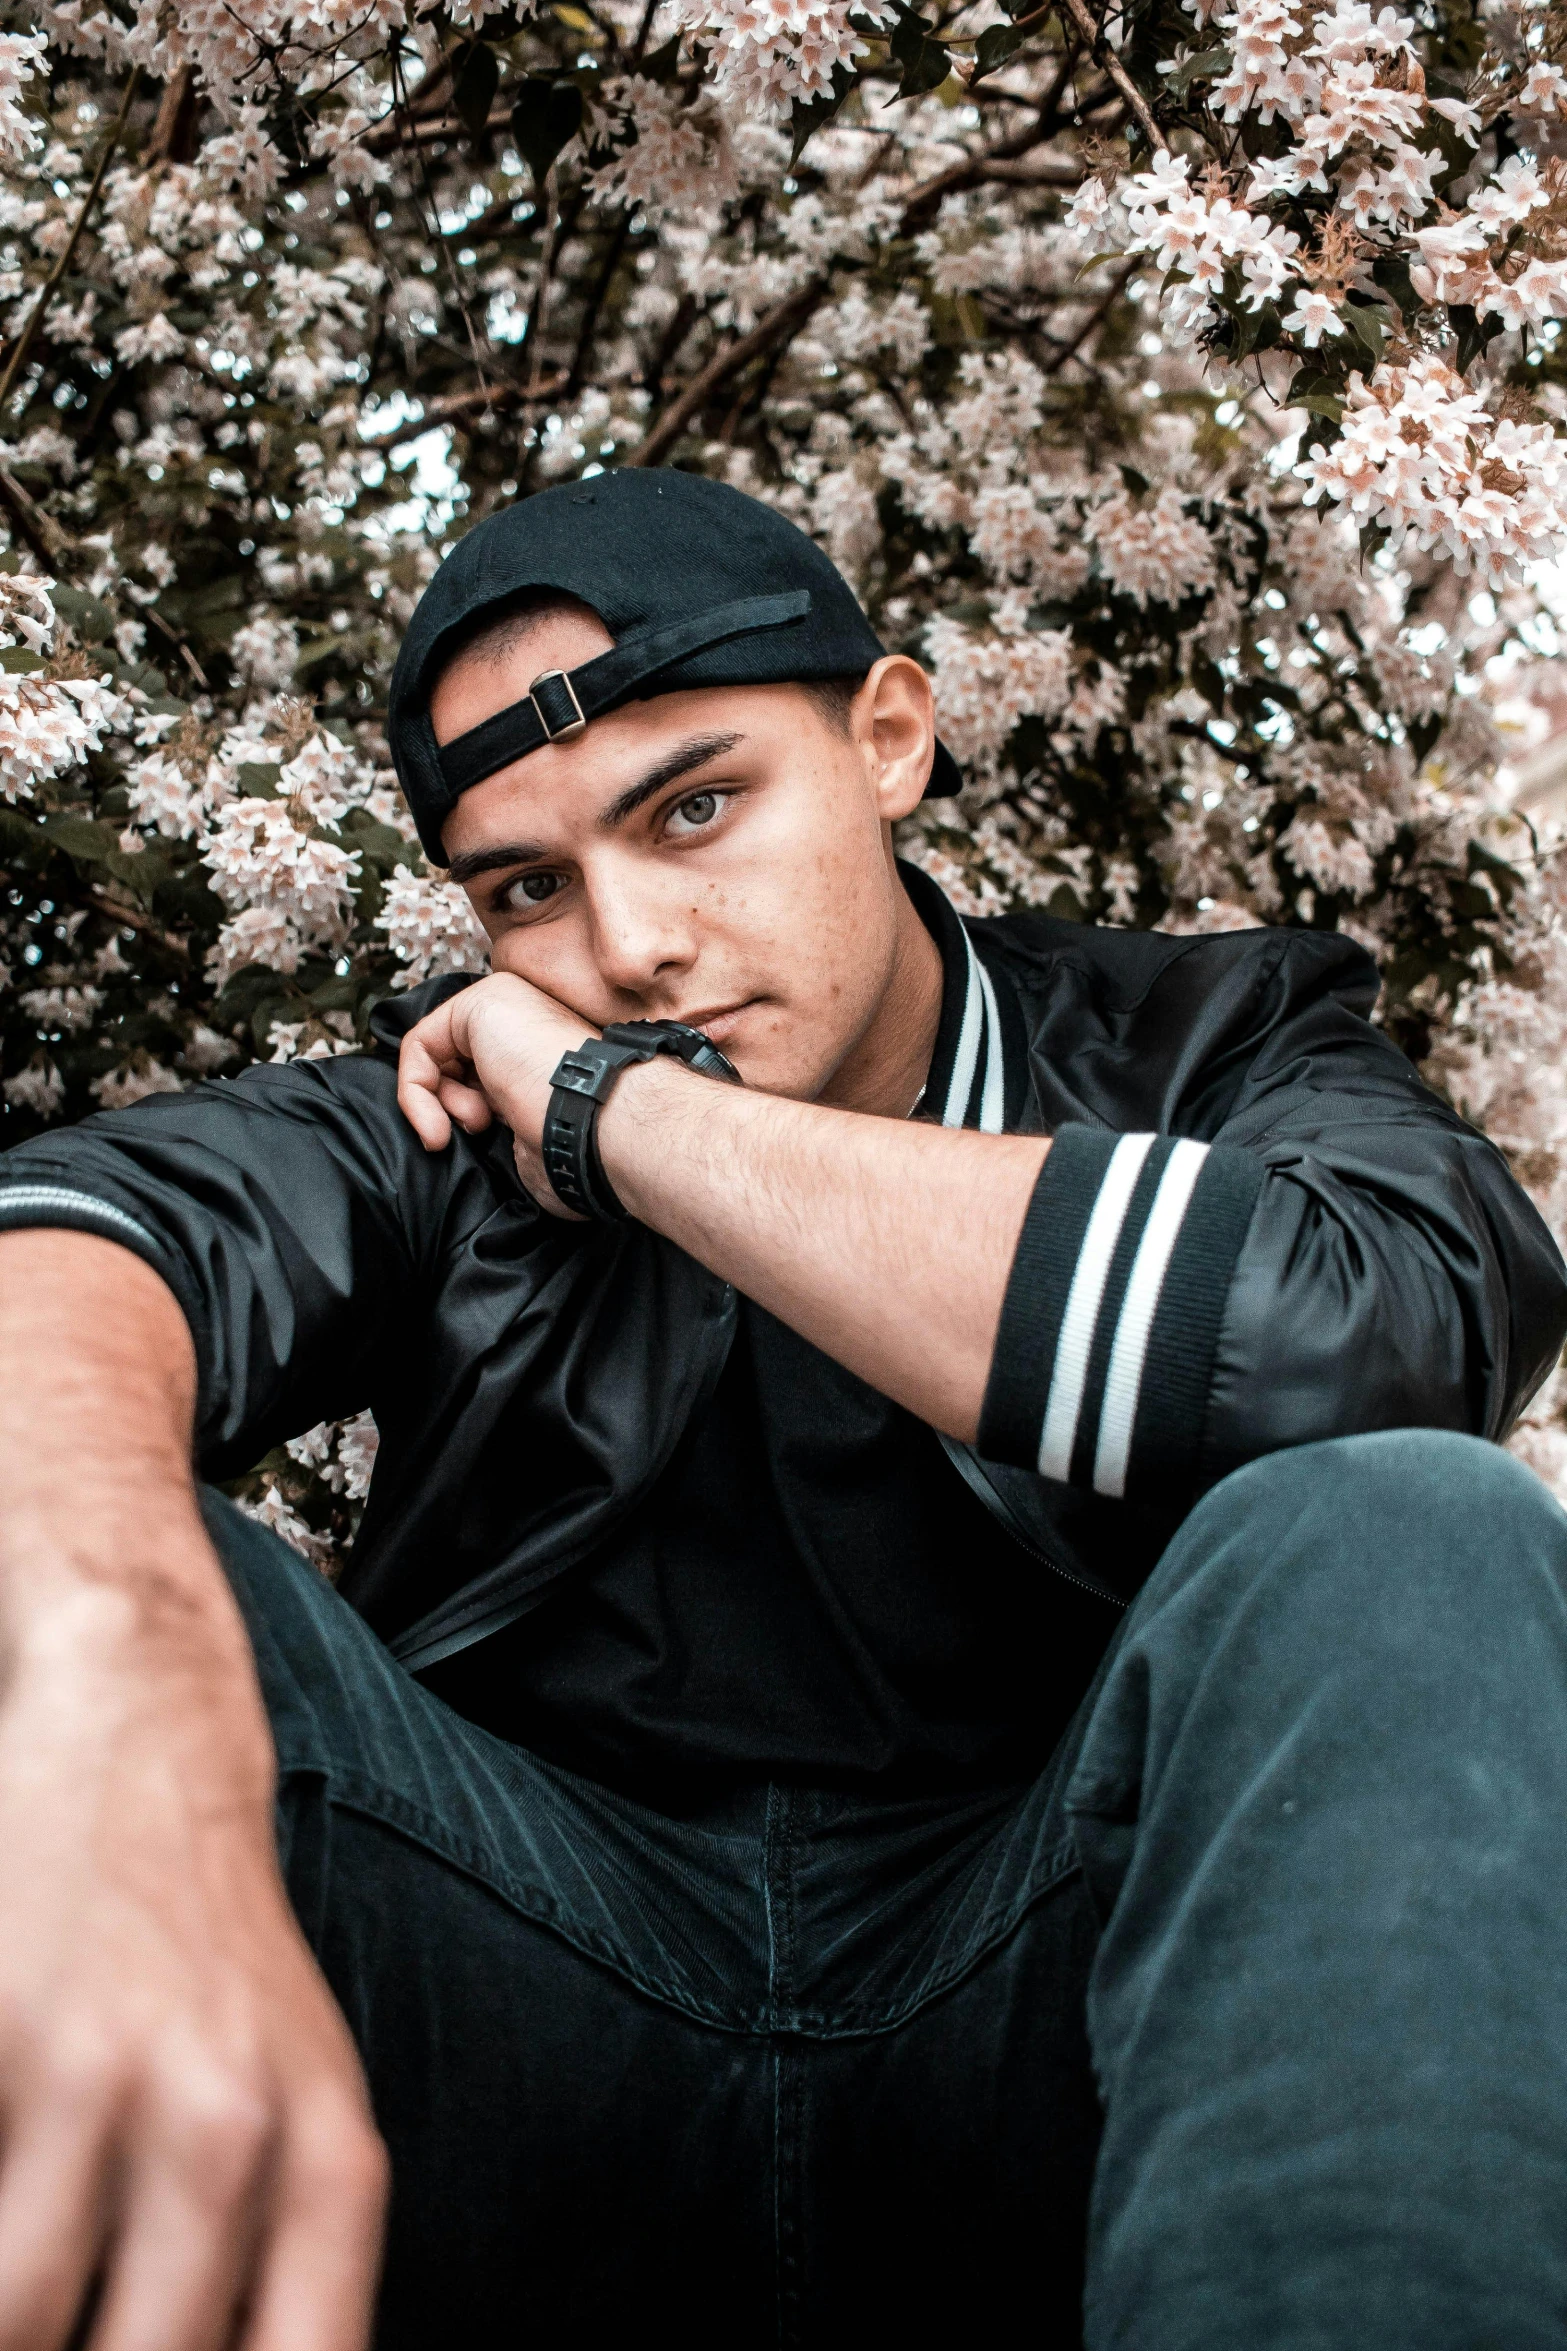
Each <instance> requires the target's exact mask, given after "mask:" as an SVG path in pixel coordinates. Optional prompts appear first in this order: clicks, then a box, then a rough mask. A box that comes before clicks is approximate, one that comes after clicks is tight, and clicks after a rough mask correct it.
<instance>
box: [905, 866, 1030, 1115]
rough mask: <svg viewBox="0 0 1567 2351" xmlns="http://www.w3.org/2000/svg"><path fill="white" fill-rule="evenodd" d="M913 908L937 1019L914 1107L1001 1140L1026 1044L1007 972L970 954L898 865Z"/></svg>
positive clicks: (951, 914) (912, 873)
mask: <svg viewBox="0 0 1567 2351" xmlns="http://www.w3.org/2000/svg"><path fill="white" fill-rule="evenodd" d="M898 873H899V877H900V878H901V880H902V883H903V886H904V888H905V889H906V890H907V891H908V894H909V896H910V898H911V899H912V900H913V902H914V908H915V911H916V913H917V914H918V915H919V918H920V920H921V921H922V922H923V923H924V925H925V928H926V929H927V930H928V931H929V933H930V935H931V937H932V938H933V939H934V940H935V942H936V945H937V947H938V948H939V949H940V951H941V968H942V989H941V1018H940V1021H939V1022H938V1024H937V1028H936V1045H935V1050H934V1052H933V1053H932V1055H931V1063H930V1074H929V1076H928V1077H927V1078H926V1080H925V1097H924V1101H923V1103H922V1104H921V1109H922V1112H923V1115H924V1116H925V1117H926V1118H931V1119H935V1120H937V1121H938V1122H939V1123H940V1124H941V1125H942V1126H944V1127H977V1128H978V1130H979V1131H980V1133H981V1134H986V1135H1000V1134H1005V1133H1007V1132H1008V1131H1009V1130H1010V1129H1012V1128H1013V1127H1015V1126H1016V1125H1017V1124H1018V1122H1019V1120H1020V1118H1021V1116H1022V1111H1023V1105H1024V1102H1025V1100H1026V1098H1027V1090H1028V1067H1027V1059H1028V1054H1027V1037H1026V1034H1025V1031H1024V1027H1023V1016H1022V1011H1021V1008H1020V1007H1019V1005H1018V1002H1017V999H1016V997H1015V996H1014V994H1013V991H1012V984H1011V981H1010V980H1009V979H1008V977H1007V974H1006V971H1005V970H1004V968H1002V967H1001V966H1000V965H999V964H996V963H993V962H992V961H991V960H990V958H989V957H987V956H984V955H982V954H981V953H980V952H979V951H977V950H976V948H975V944H974V939H973V937H972V936H971V934H970V931H969V928H968V926H967V924H965V923H964V922H963V921H962V920H961V919H960V917H959V915H958V912H957V909H956V907H954V906H953V904H952V902H951V900H950V899H949V898H947V897H946V896H945V894H944V893H943V892H942V890H941V889H940V888H939V887H938V886H937V884H936V883H935V882H933V881H932V880H931V878H930V876H929V874H927V873H922V872H921V871H920V868H919V867H918V866H917V865H909V864H907V863H906V862H905V861H904V860H903V859H902V858H900V859H899V860H898Z"/></svg>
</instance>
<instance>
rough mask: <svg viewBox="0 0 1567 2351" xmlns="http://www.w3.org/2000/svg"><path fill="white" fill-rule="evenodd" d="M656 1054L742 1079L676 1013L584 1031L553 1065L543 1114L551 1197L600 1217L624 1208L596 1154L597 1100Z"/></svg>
mask: <svg viewBox="0 0 1567 2351" xmlns="http://www.w3.org/2000/svg"><path fill="white" fill-rule="evenodd" d="M660 1053H672V1054H673V1055H674V1056H675V1058H676V1060H678V1061H683V1062H685V1063H686V1064H687V1065H688V1067H690V1068H691V1069H695V1070H700V1071H701V1073H702V1075H703V1076H704V1077H712V1078H724V1079H726V1080H727V1081H728V1082H729V1084H731V1085H735V1086H738V1085H739V1084H740V1082H741V1081H740V1072H739V1071H738V1070H737V1069H736V1068H735V1065H734V1063H733V1062H732V1061H729V1060H726V1059H725V1057H724V1055H723V1054H722V1053H720V1052H719V1050H718V1047H717V1046H716V1045H715V1044H714V1043H713V1042H712V1040H711V1038H709V1037H704V1036H703V1034H702V1032H701V1030H700V1029H691V1028H687V1027H686V1026H685V1024H684V1022H683V1021H678V1020H619V1021H612V1022H611V1023H610V1025H609V1027H608V1028H607V1029H606V1030H605V1031H604V1033H603V1035H602V1036H600V1037H584V1038H583V1040H582V1043H581V1044H580V1045H578V1046H575V1047H574V1048H573V1050H572V1051H571V1052H570V1053H563V1054H562V1055H561V1057H560V1060H559V1061H558V1062H557V1064H556V1066H555V1070H554V1073H553V1075H552V1077H551V1079H550V1086H551V1089H552V1091H551V1093H550V1106H549V1110H548V1112H547V1113H546V1115H545V1120H544V1144H543V1151H542V1157H543V1160H544V1172H545V1174H546V1175H547V1176H548V1177H549V1179H550V1183H551V1185H552V1186H553V1187H554V1191H555V1196H556V1198H557V1199H558V1200H560V1201H562V1202H563V1203H564V1205H565V1206H566V1207H567V1208H574V1209H576V1211H577V1213H578V1215H579V1216H592V1217H597V1218H598V1219H599V1220H600V1221H601V1222H602V1223H606V1224H607V1223H611V1222H613V1221H615V1220H616V1219H619V1218H623V1217H624V1216H626V1215H627V1213H628V1211H627V1210H626V1208H625V1207H624V1206H623V1205H622V1203H621V1202H620V1201H619V1200H617V1199H616V1197H615V1188H614V1186H613V1185H612V1184H611V1182H610V1180H609V1178H608V1176H607V1175H606V1174H605V1173H604V1163H603V1161H602V1160H601V1159H600V1158H599V1148H598V1114H599V1104H600V1103H601V1102H606V1101H607V1100H608V1099H609V1096H610V1093H611V1092H612V1090H613V1088H614V1086H615V1084H616V1082H617V1080H618V1079H619V1077H620V1075H621V1073H622V1071H623V1070H626V1069H629V1068H631V1067H632V1066H633V1065H634V1064H635V1063H637V1062H639V1061H651V1060H653V1059H654V1057H655V1056H656V1055H657V1054H660Z"/></svg>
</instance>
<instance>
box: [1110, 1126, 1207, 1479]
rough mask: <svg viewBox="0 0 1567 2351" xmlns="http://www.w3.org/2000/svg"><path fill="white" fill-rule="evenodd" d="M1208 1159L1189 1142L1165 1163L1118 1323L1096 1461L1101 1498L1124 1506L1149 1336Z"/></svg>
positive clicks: (1179, 1146) (1200, 1148)
mask: <svg viewBox="0 0 1567 2351" xmlns="http://www.w3.org/2000/svg"><path fill="white" fill-rule="evenodd" d="M1207 1156H1208V1146H1207V1144H1206V1143H1194V1142H1192V1141H1191V1140H1190V1139H1189V1138H1187V1139H1184V1140H1183V1141H1181V1142H1179V1143H1177V1144H1176V1146H1175V1149H1174V1150H1173V1151H1172V1152H1171V1153H1170V1156H1169V1158H1168V1159H1167V1160H1166V1161H1165V1167H1164V1173H1163V1175H1162V1176H1161V1177H1160V1178H1159V1189H1158V1191H1157V1192H1156V1193H1155V1194H1154V1202H1153V1206H1152V1208H1151V1209H1150V1210H1149V1211H1148V1222H1147V1223H1146V1224H1145V1225H1144V1227H1143V1237H1142V1239H1141V1240H1140V1241H1139V1242H1138V1244H1137V1255H1136V1256H1135V1257H1134V1258H1133V1260H1132V1271H1131V1274H1130V1276H1129V1278H1128V1280H1127V1284H1126V1296H1125V1297H1124V1298H1123V1299H1122V1301H1121V1312H1120V1315H1119V1317H1118V1318H1117V1321H1116V1326H1115V1341H1114V1344H1113V1345H1112V1347H1111V1349H1110V1368H1109V1370H1108V1371H1107V1372H1106V1373H1105V1390H1104V1401H1103V1403H1102V1404H1101V1406H1100V1412H1099V1444H1098V1448H1097V1451H1096V1454H1095V1459H1094V1492H1095V1493H1096V1494H1111V1495H1114V1496H1115V1498H1116V1499H1117V1500H1119V1499H1120V1497H1121V1496H1122V1495H1123V1494H1124V1493H1125V1492H1126V1471H1127V1465H1128V1463H1129V1462H1130V1460H1131V1457H1132V1431H1133V1429H1134V1428H1135V1427H1136V1425H1137V1399H1138V1397H1139V1395H1140V1394H1141V1392H1142V1385H1143V1365H1144V1364H1145V1363H1146V1361H1147V1359H1148V1339H1149V1334H1150V1333H1151V1332H1152V1330H1153V1318H1154V1315H1155V1314H1156V1313H1157V1311H1158V1306H1159V1296H1160V1292H1161V1291H1162V1290H1163V1288H1164V1277H1165V1275H1166V1274H1167V1273H1168V1272H1169V1270H1170V1259H1171V1257H1172V1256H1173V1255H1174V1252H1175V1244H1176V1240H1177V1238H1178V1237H1179V1234H1180V1230H1181V1226H1182V1224H1183V1223H1184V1221H1185V1218H1186V1211H1187V1209H1188V1208H1189V1207H1190V1206H1191V1199H1192V1193H1193V1192H1194V1191H1195V1189H1196V1186H1197V1178H1198V1177H1199V1176H1200V1175H1201V1173H1202V1164H1203V1161H1204V1160H1205V1159H1206V1158H1207Z"/></svg>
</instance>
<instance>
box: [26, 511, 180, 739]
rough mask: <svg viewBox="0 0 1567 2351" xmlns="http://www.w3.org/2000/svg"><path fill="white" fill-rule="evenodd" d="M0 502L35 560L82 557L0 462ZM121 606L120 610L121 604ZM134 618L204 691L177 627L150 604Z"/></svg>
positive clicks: (55, 566)
mask: <svg viewBox="0 0 1567 2351" xmlns="http://www.w3.org/2000/svg"><path fill="white" fill-rule="evenodd" d="M0 506H4V507H6V508H7V510H8V511H9V513H10V516H11V519H12V521H13V522H14V523H15V525H16V527H17V529H18V530H19V531H20V533H21V535H22V537H23V538H24V539H25V540H26V541H27V544H28V546H29V547H31V549H32V551H33V553H34V554H35V555H36V556H37V557H38V560H39V562H40V563H46V564H48V565H49V567H50V569H51V570H52V571H63V570H65V569H66V568H67V567H68V566H70V565H72V564H79V563H81V562H83V561H84V560H85V556H86V550H85V549H84V548H81V547H78V546H77V544H76V542H75V540H74V539H71V538H68V537H67V536H66V534H65V532H64V531H63V530H61V528H60V526H59V524H58V523H57V522H56V521H55V519H54V516H53V515H52V514H46V513H45V512H44V510H43V508H42V507H41V506H40V505H39V503H38V501H37V499H36V498H34V497H33V496H32V494H31V492H29V491H27V490H24V489H23V487H22V485H21V483H20V482H19V481H18V480H17V478H16V476H15V474H13V473H10V472H8V471H7V469H6V468H5V467H4V466H0ZM108 592H109V594H110V596H112V597H114V600H115V602H116V603H118V602H119V597H118V595H117V593H116V591H115V590H114V589H113V588H110V590H109V591H108ZM121 609H122V611H123V609H124V607H123V605H122V606H121ZM137 618H138V619H142V620H150V621H151V623H152V625H153V627H154V628H155V629H156V630H157V631H158V633H159V635H160V636H164V637H167V638H168V640H169V643H170V644H171V645H172V646H174V647H175V649H176V651H177V652H178V653H179V656H180V658H181V660H182V661H183V662H184V664H185V667H186V668H187V669H188V670H189V671H190V674H191V676H192V677H193V678H194V679H195V681H196V683H197V685H198V686H199V687H200V688H201V690H202V692H203V693H204V694H205V693H206V692H207V691H208V690H209V688H208V681H207V673H206V671H205V670H204V669H203V668H202V666H201V663H200V662H199V661H198V660H197V659H196V656H195V654H194V653H193V652H192V651H191V649H190V647H189V646H188V645H187V644H186V642H185V640H184V638H183V637H182V636H181V635H180V633H179V631H178V630H177V629H173V628H171V627H170V626H169V624H168V622H167V621H166V620H165V619H164V618H163V615H162V614H161V613H160V612H158V611H157V610H156V608H155V607H154V606H152V605H150V604H143V605H140V606H138V608H137Z"/></svg>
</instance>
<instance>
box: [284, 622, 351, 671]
mask: <svg viewBox="0 0 1567 2351" xmlns="http://www.w3.org/2000/svg"><path fill="white" fill-rule="evenodd" d="M342 644H343V639H342V638H341V637H340V636H339V635H337V633H336V632H335V631H333V632H332V633H330V634H328V635H326V636H322V637H312V638H311V639H310V641H309V643H308V644H306V645H302V646H301V647H300V649H299V651H298V653H297V654H296V655H295V657H294V675H295V677H296V678H302V677H307V676H308V675H309V673H310V672H311V670H313V669H319V668H320V667H321V664H322V662H323V661H330V660H331V658H332V656H333V654H334V653H336V652H339V651H340V650H341V648H342Z"/></svg>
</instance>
